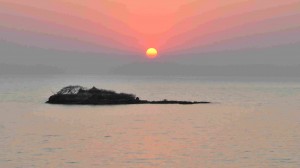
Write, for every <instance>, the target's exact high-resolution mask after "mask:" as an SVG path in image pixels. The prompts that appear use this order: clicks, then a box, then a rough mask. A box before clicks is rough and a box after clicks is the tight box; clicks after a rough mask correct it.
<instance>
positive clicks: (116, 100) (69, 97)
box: [47, 86, 209, 105]
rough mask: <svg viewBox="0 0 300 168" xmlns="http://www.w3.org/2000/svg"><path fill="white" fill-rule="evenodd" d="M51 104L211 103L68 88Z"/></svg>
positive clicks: (93, 89) (56, 96)
mask: <svg viewBox="0 0 300 168" xmlns="http://www.w3.org/2000/svg"><path fill="white" fill-rule="evenodd" d="M47 103H49V104H79V105H80V104H81V105H121V104H206V103H209V102H196V101H195V102H191V101H169V100H162V101H148V100H140V98H139V97H136V96H135V95H134V94H128V93H116V92H115V91H111V90H104V89H98V88H96V87H92V88H90V89H87V88H84V87H82V86H67V87H64V88H62V89H61V90H60V91H59V92H57V93H56V94H54V95H52V96H50V97H49V99H48V101H47Z"/></svg>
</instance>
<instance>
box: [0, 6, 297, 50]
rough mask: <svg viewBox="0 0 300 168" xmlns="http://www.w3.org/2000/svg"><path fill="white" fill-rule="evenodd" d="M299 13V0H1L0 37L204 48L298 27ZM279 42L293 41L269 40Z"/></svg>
mask: <svg viewBox="0 0 300 168" xmlns="http://www.w3.org/2000/svg"><path fill="white" fill-rule="evenodd" d="M299 17H300V0H277V1H274V0H260V1H258V0H251V1H249V0H209V1H208V0H204V1H203V0H164V1H161V0H131V1H126V2H125V1H124V0H109V1H108V0H97V1H96V0H43V1H41V0H22V1H11V0H0V20H1V22H0V32H2V33H1V39H5V40H8V41H14V42H18V43H26V44H28V45H37V46H39V45H42V44H43V46H41V47H50V46H51V47H53V48H68V49H71V48H69V47H72V45H66V46H64V45H65V44H68V43H69V41H79V42H82V43H86V44H87V46H88V45H89V44H90V46H96V47H95V48H93V49H87V48H84V47H82V48H81V47H80V46H79V48H77V47H76V48H75V49H80V48H81V49H82V50H87V51H89V50H95V51H97V46H98V47H99V48H104V49H105V48H107V49H113V50H122V51H126V52H128V53H144V51H145V49H146V48H148V47H156V48H158V49H159V51H160V52H161V53H168V52H174V51H176V52H180V51H184V50H188V49H189V48H199V47H204V49H205V46H209V45H211V44H214V43H217V42H220V41H222V42H224V43H226V40H228V41H230V40H231V41H232V40H233V39H238V38H240V37H244V36H253V35H256V34H260V35H261V36H263V35H264V34H268V33H275V34H276V32H282V31H287V30H299V27H300V22H299V19H297V18H299ZM14 32H17V33H19V34H22V35H23V36H24V37H25V36H26V37H29V38H30V37H31V36H32V40H29V41H28V39H24V38H22V37H21V36H20V35H18V36H17V35H16V33H14ZM41 36H43V38H42V37H41ZM49 38H51V40H49ZM62 39H65V40H66V41H65V42H62V41H64V40H62ZM56 41H57V42H56ZM282 42H284V43H289V42H292V41H289V39H282V41H277V42H276V41H272V44H273V43H274V44H277V43H278V44H279V43H282ZM62 44H64V45H62ZM56 45H57V46H56Z"/></svg>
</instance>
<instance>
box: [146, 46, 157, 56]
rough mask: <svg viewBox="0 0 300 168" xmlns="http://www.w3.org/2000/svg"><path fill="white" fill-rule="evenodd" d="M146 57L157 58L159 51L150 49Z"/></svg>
mask: <svg viewBox="0 0 300 168" xmlns="http://www.w3.org/2000/svg"><path fill="white" fill-rule="evenodd" d="M146 55H147V57H148V58H156V57H157V50H156V49H155V48H148V50H147V51H146Z"/></svg>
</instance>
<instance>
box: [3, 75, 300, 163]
mask: <svg viewBox="0 0 300 168" xmlns="http://www.w3.org/2000/svg"><path fill="white" fill-rule="evenodd" d="M216 79H218V80H216ZM249 81H250V80H231V79H227V80H223V79H219V78H217V77H216V78H215V79H210V78H200V77H194V78H191V77H190V78H188V77H186V78H184V77H168V78H165V77H164V78H159V77H116V76H115V77H107V76H69V77H65V76H56V77H55V76H52V77H5V76H2V77H1V78H0V83H1V85H0V106H1V109H0V124H1V125H0V149H1V150H0V167H1V168H2V167H9V168H17V167H37V168H38V167H43V168H52V167H72V168H73V167H88V168H93V167H95V168H96V167H97V168H98V167H105V168H120V167H126V168H128V167H133V168H141V167H143V168H148V167H149V168H150V167H157V168H166V167H174V168H182V167H185V168H195V167H197V168H198V167H199V168H201V167H203V168H204V167H205V168H206V167H212V168H220V167H221V168H223V167H224V168H233V167H243V168H244V167H249V168H250V167H251V168H253V167H256V168H259V167H264V168H276V167H278V168H282V167H288V168H298V167H300V153H299V151H300V143H299V142H300V132H299V129H300V120H299V118H300V114H299V109H300V105H299V101H300V84H299V81H295V80H294V81H292V80H282V79H280V80H272V81H267V80H262V81H260V82H253V81H252V82H249ZM279 81H280V82H279ZM70 84H79V85H83V86H87V87H91V86H96V87H98V88H105V89H112V90H116V91H117V92H127V93H135V94H136V95H137V96H139V97H140V98H142V99H148V100H161V99H168V100H172V99H174V100H193V101H194V100H198V101H202V100H203V101H212V102H213V103H212V104H207V105H201V104H200V105H121V106H65V105H48V104H45V103H44V102H45V101H46V100H47V98H48V96H50V95H51V94H53V93H52V92H56V91H58V90H59V89H61V88H62V87H64V86H66V85H70Z"/></svg>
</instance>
